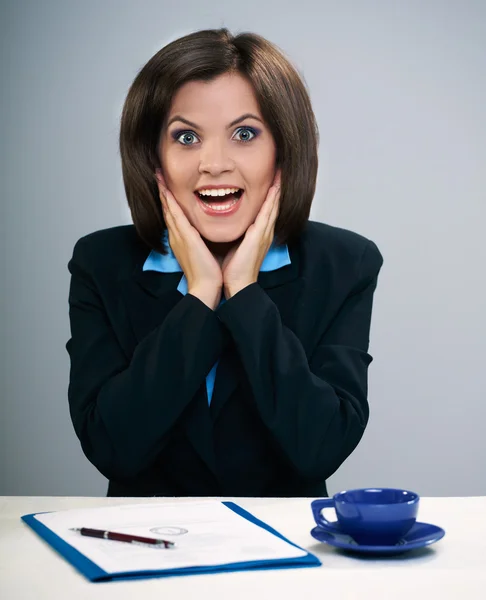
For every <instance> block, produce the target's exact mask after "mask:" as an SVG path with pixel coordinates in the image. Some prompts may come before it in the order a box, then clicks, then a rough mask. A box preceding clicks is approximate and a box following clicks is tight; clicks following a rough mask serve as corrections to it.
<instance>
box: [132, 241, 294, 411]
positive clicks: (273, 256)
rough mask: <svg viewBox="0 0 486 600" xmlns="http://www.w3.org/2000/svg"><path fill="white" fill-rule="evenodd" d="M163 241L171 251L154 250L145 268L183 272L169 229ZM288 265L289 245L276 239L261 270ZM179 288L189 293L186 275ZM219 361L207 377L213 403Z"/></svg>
mask: <svg viewBox="0 0 486 600" xmlns="http://www.w3.org/2000/svg"><path fill="white" fill-rule="evenodd" d="M162 242H163V244H164V246H165V247H166V248H167V249H168V251H169V253H168V254H166V255H163V254H160V252H157V251H155V250H152V251H151V252H150V254H149V255H148V257H147V260H146V261H145V263H144V265H143V270H144V271H158V272H160V273H177V272H182V269H181V266H180V265H179V263H178V261H177V258H176V257H175V256H174V253H173V252H172V248H171V247H170V244H169V234H168V232H167V230H165V231H164V235H163V236H162ZM286 265H290V255H289V250H288V247H287V245H286V244H283V245H281V246H277V245H276V244H275V241H274V242H272V245H271V246H270V248H269V250H268V252H267V254H266V256H265V258H264V259H263V262H262V266H261V268H260V271H276V270H277V269H280V268H282V267H285V266H286ZM177 290H178V291H179V292H181V294H183V295H184V296H185V295H186V294H187V279H186V276H185V275H182V277H181V280H180V282H179V285H178V286H177ZM224 302H226V300H225V298H224V297H222V298H221V302H220V304H219V306H221V305H222V304H223V303H224ZM218 363H219V361H217V362H216V364H215V365H214V366H213V368H212V369H211V371H210V372H209V375H208V376H207V377H206V389H207V392H208V401H209V403H211V398H212V396H213V390H214V380H215V378H216V369H217V367H218Z"/></svg>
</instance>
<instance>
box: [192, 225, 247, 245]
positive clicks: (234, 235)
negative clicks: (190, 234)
mask: <svg viewBox="0 0 486 600" xmlns="http://www.w3.org/2000/svg"><path fill="white" fill-rule="evenodd" d="M215 229H216V228H215ZM215 229H213V230H209V231H200V232H199V233H200V234H201V236H202V237H203V238H204V239H205V240H207V241H208V242H213V244H230V243H231V242H236V241H237V240H239V239H240V238H241V237H243V236H244V235H245V233H246V230H247V229H248V227H244V226H240V227H235V228H231V230H230V231H228V229H226V230H221V231H215Z"/></svg>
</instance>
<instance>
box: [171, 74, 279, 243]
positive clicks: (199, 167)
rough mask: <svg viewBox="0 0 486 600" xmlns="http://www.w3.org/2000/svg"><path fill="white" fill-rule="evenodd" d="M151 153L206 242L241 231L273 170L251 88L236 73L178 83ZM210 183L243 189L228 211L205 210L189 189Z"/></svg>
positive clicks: (222, 202) (269, 140)
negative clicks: (155, 154)
mask: <svg viewBox="0 0 486 600" xmlns="http://www.w3.org/2000/svg"><path fill="white" fill-rule="evenodd" d="M250 114H251V115H252V116H249V115H250ZM245 115H246V116H245ZM242 117H244V118H242ZM188 122H190V123H188ZM159 153H160V158H161V163H162V173H163V175H164V179H165V182H166V185H167V187H168V188H169V190H170V191H171V192H172V194H173V195H174V197H175V199H176V200H177V202H178V203H179V205H180V206H181V207H182V210H183V211H184V213H185V215H186V217H187V218H188V220H189V222H190V223H191V224H192V225H193V226H194V227H195V228H196V229H197V230H198V231H199V233H200V234H201V236H202V237H203V238H205V239H206V240H207V241H209V242H213V243H225V242H226V243H228V242H233V241H235V240H237V239H238V238H240V237H241V236H242V235H243V234H244V233H245V232H246V230H247V229H248V227H249V226H250V225H251V224H252V223H253V222H254V221H255V219H256V216H257V214H258V212H259V210H260V208H261V206H262V204H263V202H264V200H265V198H266V194H267V192H268V189H269V188H270V186H271V185H272V183H273V180H274V177H275V172H276V171H275V160H276V148H275V142H274V140H273V137H272V135H271V133H270V130H269V129H268V127H267V126H266V124H265V123H263V117H262V115H261V113H260V110H259V108H258V104H257V101H256V98H255V95H254V92H253V88H252V87H251V85H250V83H248V81H246V79H244V78H243V77H242V76H241V75H238V74H232V75H230V74H225V75H221V76H219V77H218V78H216V79H214V80H213V81H210V82H202V81H190V82H188V83H186V84H184V85H183V86H182V87H181V88H180V89H179V90H178V92H177V93H176V94H175V96H174V98H173V102H172V106H171V108H170V113H169V116H168V119H167V127H166V128H165V130H163V131H162V132H161V138H160V145H159ZM214 186H218V187H221V186H222V187H223V188H240V189H242V190H244V192H243V194H242V196H241V198H240V199H239V200H238V201H237V204H236V205H235V208H236V210H234V209H232V210H231V211H229V212H226V211H224V210H220V211H219V212H216V213H215V214H214V213H213V211H211V210H210V209H209V210H208V207H207V202H205V203H203V201H202V200H201V199H200V198H199V195H198V194H196V193H195V191H196V190H201V189H204V188H211V187H214ZM204 198H208V197H207V196H204ZM231 200H232V201H234V198H233V197H231ZM209 202H210V204H214V202H216V203H217V204H218V206H219V208H224V206H228V205H229V204H230V203H231V201H228V197H226V199H223V198H219V199H218V198H212V197H209ZM218 206H216V208H218ZM225 212H226V214H225Z"/></svg>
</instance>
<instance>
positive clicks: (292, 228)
mask: <svg viewBox="0 0 486 600" xmlns="http://www.w3.org/2000/svg"><path fill="white" fill-rule="evenodd" d="M226 73H231V74H233V73H238V74H240V75H241V76H243V77H245V78H246V79H247V81H249V82H250V84H251V85H252V87H253V90H254V93H255V96H256V99H257V102H258V105H259V107H260V110H261V113H262V116H263V119H264V121H265V122H266V124H267V126H268V128H269V129H270V131H271V133H272V135H273V138H274V141H275V145H276V167H277V168H278V167H279V168H281V170H282V180H281V191H280V209H279V215H278V218H277V221H276V223H275V239H276V243H278V244H283V243H288V242H290V241H291V240H292V238H294V237H296V236H298V235H299V234H300V233H301V232H302V231H303V229H304V227H305V224H306V222H307V220H308V218H309V213H310V208H311V204H312V199H313V197H314V193H315V187H316V178H317V166H318V154H317V151H318V144H319V132H318V128H317V123H316V119H315V116H314V112H313V110H312V106H311V101H310V97H309V94H308V92H307V89H306V85H305V83H304V81H303V79H302V78H301V76H300V75H299V73H298V71H297V69H296V68H295V67H294V66H293V65H292V64H291V62H290V61H289V60H288V59H287V58H286V57H285V56H284V54H283V52H282V51H281V50H280V49H279V48H278V47H277V46H275V45H274V44H272V43H271V42H269V41H268V40H266V39H265V38H263V37H261V36H259V35H256V34H254V33H240V34H238V35H236V36H232V35H231V34H230V32H229V31H228V30H227V29H226V28H222V29H209V30H203V31H196V32H194V33H191V34H189V35H186V36H184V37H181V38H179V39H177V40H175V41H173V42H171V43H169V44H168V45H167V46H165V47H164V48H162V49H161V50H159V51H158V52H157V53H156V54H155V55H154V56H153V57H152V58H151V59H150V60H149V61H148V62H147V63H146V64H145V65H144V66H143V67H142V69H141V70H140V71H139V73H138V74H137V76H136V78H135V79H134V81H133V83H132V85H131V87H130V89H129V91H128V94H127V98H126V100H125V104H124V106H123V111H122V116H121V124H120V154H121V163H122V173H123V182H124V185H125V193H126V196H127V200H128V205H129V207H130V211H131V214H132V219H133V222H134V225H135V228H136V230H137V232H138V235H139V236H140V237H141V238H142V240H143V241H144V242H145V243H146V244H147V245H148V246H149V247H150V248H152V249H155V250H157V251H159V252H160V253H162V254H167V249H166V248H165V247H164V246H163V244H162V234H163V232H164V230H165V229H166V225H165V223H164V219H163V214H162V207H161V203H160V198H159V191H158V187H157V181H156V179H155V170H156V169H157V168H161V167H162V165H161V164H160V158H159V155H158V143H159V138H160V134H161V131H163V129H164V128H165V127H166V123H167V117H168V115H169V111H170V107H171V102H172V99H173V97H174V95H175V93H176V92H177V90H178V89H179V88H180V87H181V86H182V85H183V84H185V83H187V82H189V81H211V80H213V79H214V78H216V77H218V76H219V75H223V74H226Z"/></svg>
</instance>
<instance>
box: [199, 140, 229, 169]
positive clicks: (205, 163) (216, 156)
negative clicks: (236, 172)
mask: <svg viewBox="0 0 486 600" xmlns="http://www.w3.org/2000/svg"><path fill="white" fill-rule="evenodd" d="M233 168H234V162H233V159H232V158H231V156H230V153H229V151H228V147H227V145H226V143H225V142H221V141H218V140H215V141H211V142H206V144H205V145H204V148H203V149H202V150H201V157H200V162H199V172H200V173H209V174H211V175H213V176H216V175H218V174H219V173H223V172H225V171H232V170H233Z"/></svg>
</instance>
